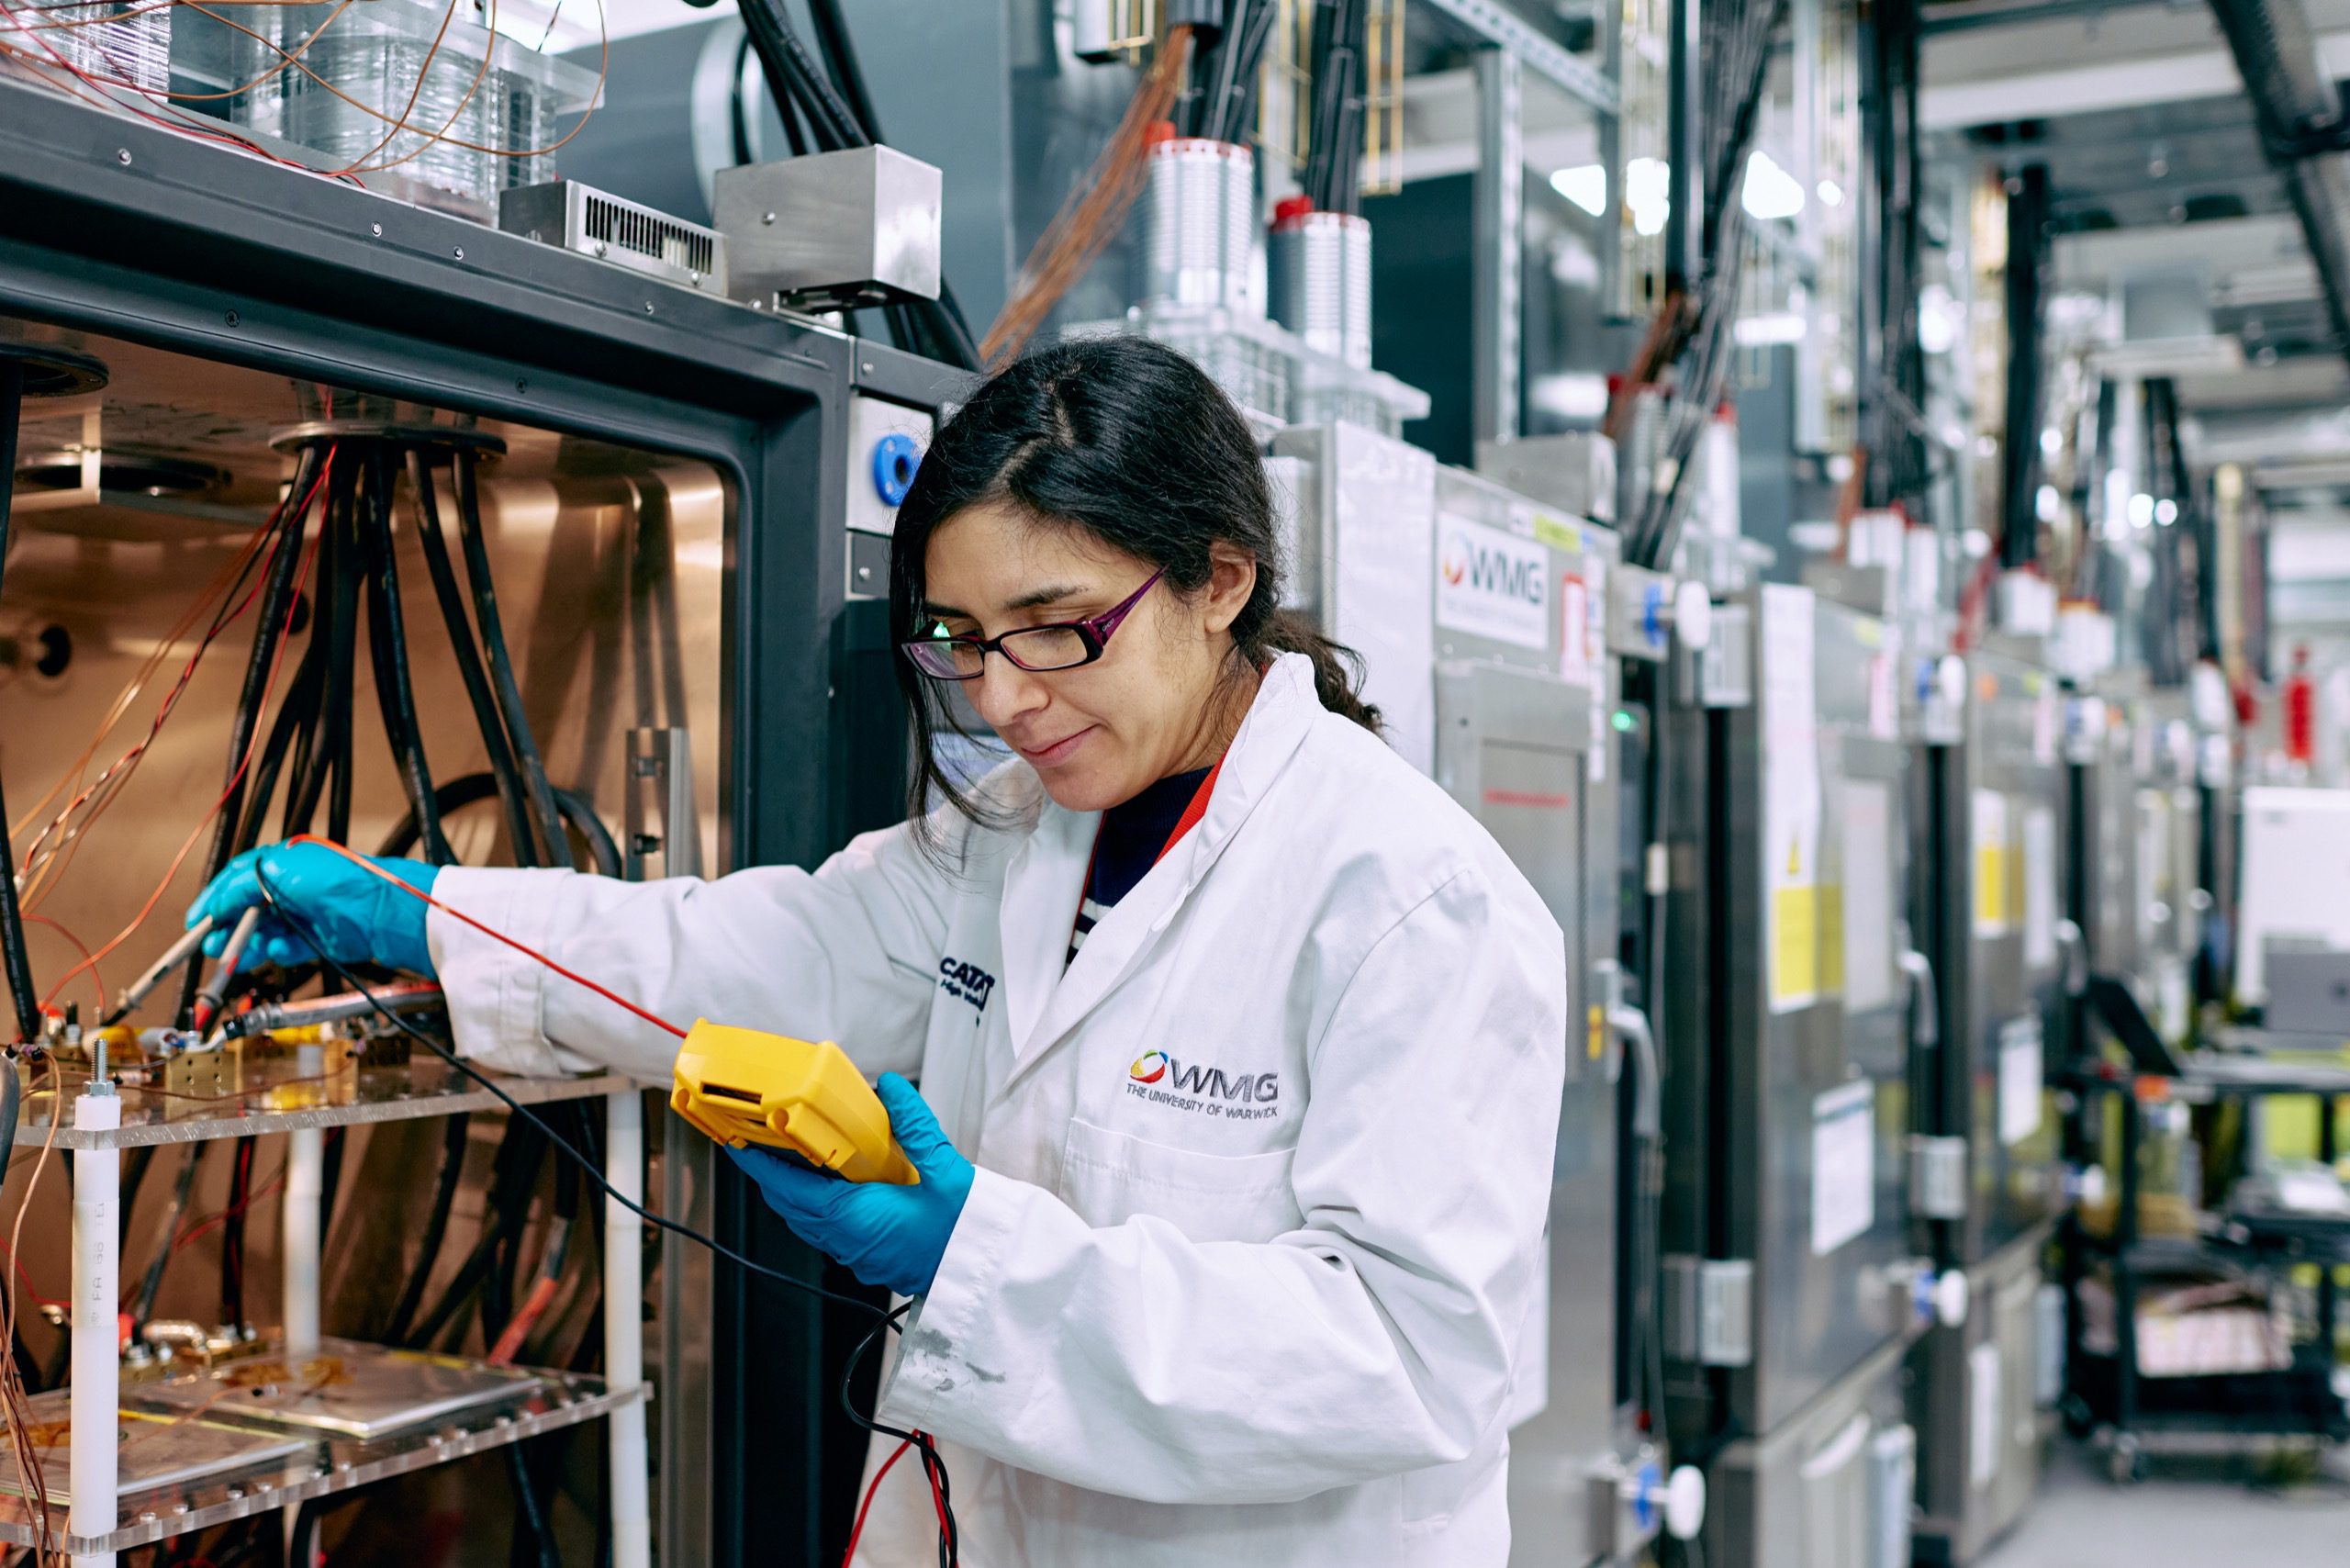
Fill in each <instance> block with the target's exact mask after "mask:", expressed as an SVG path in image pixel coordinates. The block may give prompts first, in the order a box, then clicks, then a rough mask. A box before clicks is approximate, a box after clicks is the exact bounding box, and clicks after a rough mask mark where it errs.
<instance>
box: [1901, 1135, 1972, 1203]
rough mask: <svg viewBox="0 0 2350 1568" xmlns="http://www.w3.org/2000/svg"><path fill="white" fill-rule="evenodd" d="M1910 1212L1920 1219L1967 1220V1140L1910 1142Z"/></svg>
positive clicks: (1917, 1140) (1929, 1139) (1930, 1138)
mask: <svg viewBox="0 0 2350 1568" xmlns="http://www.w3.org/2000/svg"><path fill="white" fill-rule="evenodd" d="M1909 1212H1910V1213H1911V1214H1914V1215H1918V1216H1919V1218H1920V1219H1964V1218H1965V1217H1966V1139H1964V1137H1913V1138H1911V1139H1910V1140H1909Z"/></svg>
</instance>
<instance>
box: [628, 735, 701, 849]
mask: <svg viewBox="0 0 2350 1568" xmlns="http://www.w3.org/2000/svg"><path fill="white" fill-rule="evenodd" d="M621 825H622V827H623V828H624V829H625V831H626V834H627V843H626V844H624V845H623V846H621V849H622V854H623V856H624V857H625V859H626V862H627V875H628V879H629V880H630V881H632V882H643V881H647V880H650V879H652V878H653V877H655V876H661V877H699V876H700V875H701V829H700V826H699V823H697V822H696V821H695V819H694V753H693V734H692V732H690V731H688V730H686V729H684V728H682V727H680V728H677V729H637V730H631V731H629V733H628V788H627V791H626V804H625V805H624V806H623V808H622V814H621ZM655 860H657V861H659V862H660V869H659V871H657V872H655V871H653V870H651V869H650V868H649V867H648V862H651V861H655Z"/></svg>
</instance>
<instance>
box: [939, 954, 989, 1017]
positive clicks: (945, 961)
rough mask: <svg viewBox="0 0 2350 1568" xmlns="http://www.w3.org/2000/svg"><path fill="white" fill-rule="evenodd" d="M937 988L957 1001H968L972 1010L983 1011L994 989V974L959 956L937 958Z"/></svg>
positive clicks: (986, 1007)
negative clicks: (966, 961)
mask: <svg viewBox="0 0 2350 1568" xmlns="http://www.w3.org/2000/svg"><path fill="white" fill-rule="evenodd" d="M938 989H939V990H941V991H945V992H946V994H947V995H949V996H951V997H953V998H955V1000H956V1001H957V1002H969V1003H970V1004H971V1007H972V1010H973V1011H975V1012H979V1013H985V1012H986V1011H987V1010H988V998H989V997H990V995H992V994H993V993H994V991H995V976H993V975H991V974H990V973H988V972H987V970H985V969H981V968H979V965H977V964H967V963H965V962H964V961H963V960H962V959H960V958H941V959H939V960H938Z"/></svg>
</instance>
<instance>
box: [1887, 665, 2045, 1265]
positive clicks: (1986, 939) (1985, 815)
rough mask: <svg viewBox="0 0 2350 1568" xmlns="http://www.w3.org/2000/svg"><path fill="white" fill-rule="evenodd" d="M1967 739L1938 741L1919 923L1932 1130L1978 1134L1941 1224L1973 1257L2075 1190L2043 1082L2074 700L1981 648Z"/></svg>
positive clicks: (1930, 772)
mask: <svg viewBox="0 0 2350 1568" xmlns="http://www.w3.org/2000/svg"><path fill="white" fill-rule="evenodd" d="M1966 672H1967V689H1966V711H1965V714H1964V721H1963V723H1962V731H1961V733H1962V734H1963V737H1964V738H1963V739H1962V740H1960V741H1959V742H1957V743H1956V744H1954V745H1931V744H1930V745H1928V746H1927V747H1926V751H1925V767H1924V768H1923V770H1922V777H1921V778H1920V783H1921V784H1922V786H1923V790H1922V801H1921V810H1922V812H1923V822H1924V824H1925V827H1926V833H1927V841H1926V842H1927V853H1929V854H1930V856H1931V857H1932V874H1931V875H1930V877H1928V878H1927V879H1924V881H1923V882H1922V883H1921V887H1920V891H1921V896H1920V898H1919V901H1918V909H1917V915H1916V921H1915V924H1916V927H1917V932H1918V935H1919V938H1920V941H1921V946H1923V949H1924V951H1925V952H1926V954H1927V955H1928V957H1929V958H1930V960H1931V961H1932V964H1933V967H1934V974H1935V977H1936V980H1937V990H1938V991H1939V993H1940V999H1941V1012H1942V1016H1941V1024H1942V1028H1941V1031H1940V1034H1941V1037H1942V1047H1941V1048H1940V1050H1939V1053H1938V1055H1937V1056H1936V1058H1934V1059H1932V1060H1931V1061H1930V1062H1929V1063H1927V1064H1926V1066H1925V1070H1923V1071H1922V1072H1921V1074H1920V1081H1919V1089H1918V1093H1919V1106H1918V1108H1919V1124H1918V1125H1919V1131H1920V1132H1922V1133H1925V1134H1927V1135H1929V1136H1933V1135H1938V1134H1939V1135H1947V1136H1951V1137H1964V1138H1966V1139H1967V1140H1968V1142H1969V1156H1968V1173H1969V1174H1968V1183H1967V1192H1968V1200H1969V1201H1968V1204H1967V1213H1966V1215H1965V1217H1964V1219H1960V1220H1953V1221H1933V1222H1930V1225H1931V1226H1932V1229H1931V1231H1930V1240H1931V1242H1932V1244H1933V1249H1934V1251H1935V1254H1936V1256H1937V1259H1938V1260H1939V1261H1941V1262H1942V1263H1943V1264H1945V1265H1948V1266H1953V1267H1971V1266H1973V1265H1974V1264H1976V1263H1979V1262H1981V1261H1983V1260H1985V1259H1986V1258H1988V1257H1990V1256H1991V1255H1992V1254H1993V1253H1995V1252H1997V1251H1999V1250H2000V1249H2003V1248H2005V1247H2006V1246H2007V1245H2008V1244H2009V1243H2010V1242H2012V1241H2014V1240H2015V1239H2016V1238H2019V1237H2020V1236H2024V1235H2026V1234H2028V1233H2031V1232H2032V1231H2034V1230H2035V1229H2037V1228H2038V1227H2039V1226H2042V1225H2043V1224H2045V1223H2046V1222H2047V1221H2048V1220H2049V1219H2050V1218H2052V1217H2053V1215H2055V1213H2056V1211H2057V1209H2058V1207H2059V1205H2060V1204H2061V1202H2062V1198H2063V1193H2062V1191H2061V1186H2062V1183H2061V1182H2060V1181H2059V1179H2058V1173H2057V1168H2056V1161H2057V1154H2058V1148H2057V1143H2058V1136H2057V1135H2058V1128H2057V1118H2056V1114H2055V1111H2054V1108H2053V1104H2052V1103H2051V1102H2050V1098H2049V1095H2048V1093H2047V1091H2046V1088H2045V1086H2044V1078H2045V1072H2046V1068H2047V1065H2048V1064H2049V1063H2051V1062H2057V1061H2061V1060H2063V1059H2064V1055H2065V1048H2066V1041H2065V1028H2066V1023H2067V1020H2066V1017H2065V1005H2064V1002H2065V997H2064V990H2065V984H2064V976H2065V964H2066V962H2067V959H2068V953H2067V949H2068V947H2070V946H2072V945H2073V944H2075V943H2077V942H2078V941H2079V939H2080V938H2079V936H2078V935H2077V934H2076V930H2075V929H2074V928H2073V927H2072V926H2070V925H2069V924H2067V917H2066V915H2065V908H2064V903H2063V899H2064V872H2065V836H2064V835H2065V821H2066V816H2067V806H2068V804H2069V801H2068V795H2069V785H2068V780H2067V778H2066V777H2065V764H2064V760H2063V755H2062V751H2061V732H2062V726H2063V706H2062V699H2061V698H2060V696H2059V695H2058V692H2057V689H2056V679H2055V677H2053V675H2050V674H2048V673H2047V672H2046V671H2044V670H2041V669H2037V668H2034V667H2032V666H2030V665H2027V664H2025V663H2023V662H2022V661H2021V660H2020V659H2017V658H2014V657H2011V656H2008V655H2002V654H1999V653H1995V652H1989V651H1984V652H1977V653H1974V654H1970V655H1967V657H1966Z"/></svg>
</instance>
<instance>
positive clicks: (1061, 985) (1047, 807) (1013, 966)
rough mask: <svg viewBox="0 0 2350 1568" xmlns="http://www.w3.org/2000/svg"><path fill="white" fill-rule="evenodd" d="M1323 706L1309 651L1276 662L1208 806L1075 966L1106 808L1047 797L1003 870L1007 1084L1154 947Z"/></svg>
mask: <svg viewBox="0 0 2350 1568" xmlns="http://www.w3.org/2000/svg"><path fill="white" fill-rule="evenodd" d="M1322 711H1323V709H1322V702H1321V699H1320V698H1319V697H1317V696H1316V695H1315V689H1314V665H1313V661H1311V660H1310V659H1307V658H1306V657H1305V656H1304V655H1300V654H1283V655H1280V656H1279V657H1277V658H1276V659H1274V661H1273V663H1272V665H1271V666H1270V667H1269V668H1268V669H1267V670H1266V671H1265V674H1264V677H1263V678H1262V679H1261V680H1260V681H1259V683H1258V687H1257V696H1256V699H1255V700H1254V701H1252V702H1251V703H1250V704H1249V707H1248V716H1247V717H1246V718H1244V719H1243V720H1242V721H1241V723H1240V729H1239V731H1238V733H1237V734H1235V735H1234V736H1233V738H1232V745H1231V748H1230V749H1229V750H1228V751H1227V752H1226V753H1225V759H1224V768H1223V771H1222V772H1220V773H1219V774H1218V775H1217V776H1216V785H1215V793H1214V795H1212V796H1210V797H1209V800H1208V809H1207V814H1206V815H1205V816H1204V817H1203V818H1202V819H1201V820H1200V824H1199V826H1197V827H1195V828H1193V829H1192V831H1191V832H1190V833H1188V834H1184V835H1183V838H1182V840H1181V842H1180V843H1178V844H1177V845H1176V846H1174V847H1173V848H1172V849H1171V850H1169V852H1168V854H1167V857H1166V858H1165V859H1163V860H1161V861H1159V863H1158V865H1156V866H1154V867H1153V868H1151V869H1150V871H1149V873H1148V874H1147V876H1145V877H1144V878H1143V879H1142V880H1141V881H1140V882H1138V883H1136V885H1135V887H1134V889H1133V890H1131V891H1129V892H1128V893H1127V894H1126V896H1125V898H1123V899H1121V900H1120V901H1118V903H1117V905H1116V906H1115V907H1114V908H1113V909H1112V910H1110V911H1109V913H1107V914H1105V915H1104V916H1103V917H1102V921H1101V923H1100V924H1097V925H1095V926H1094V928H1093V930H1092V931H1091V933H1090V934H1089V935H1087V936H1086V939H1085V946H1084V947H1083V948H1082V949H1081V950H1080V952H1079V954H1078V956H1077V960H1076V961H1075V962H1074V963H1071V964H1069V965H1068V966H1067V969H1066V972H1064V969H1063V962H1062V961H1063V959H1064V958H1067V956H1068V953H1069V932H1070V926H1071V924H1072V922H1073V921H1074V920H1075V918H1076V914H1077V905H1078V900H1079V899H1080V897H1081V896H1082V894H1083V891H1084V883H1085V871H1086V867H1087V866H1088V865H1089V864H1090V863H1091V859H1092V853H1093V839H1094V834H1095V832H1096V830H1097V829H1098V828H1099V826H1100V824H1101V820H1102V814H1101V813H1100V812H1071V811H1067V810H1064V809H1063V808H1061V807H1060V806H1057V805H1055V804H1053V803H1052V801H1051V799H1050V797H1046V798H1045V804H1044V806H1043V808H1042V810H1041V811H1040V812H1038V815H1037V819H1036V825H1035V830H1034V831H1033V832H1032V833H1031V834H1029V837H1028V841H1027V843H1026V844H1024V845H1023V846H1021V848H1020V849H1019V850H1018V851H1017V852H1016V853H1015V854H1014V855H1013V858H1012V860H1011V862H1010V864H1009V865H1008V866H1007V867H1006V868H1005V871H1004V889H1003V907H1002V941H1003V962H1004V991H1005V1000H1004V1005H1005V1008H1006V1014H1005V1018H1006V1022H1007V1024H1008V1025H1010V1028H1011V1031H1012V1046H1013V1068H1012V1073H1011V1075H1010V1077H1009V1078H1008V1079H1007V1080H1006V1081H1005V1083H1004V1085H1003V1087H1004V1088H1006V1089H1009V1088H1010V1087H1011V1085H1012V1082H1013V1081H1015V1080H1017V1079H1018V1078H1019V1077H1021V1076H1022V1075H1023V1074H1024V1073H1025V1072H1026V1071H1027V1070H1028V1069H1029V1068H1030V1067H1031V1066H1032V1065H1034V1064H1035V1062H1036V1061H1037V1060H1038V1059H1039V1058H1042V1057H1043V1056H1044V1055H1045V1054H1046V1052H1047V1051H1049V1050H1050V1049H1051V1048H1052V1047H1054V1046H1056V1045H1057V1044H1058V1043H1059V1042H1060V1041H1061V1040H1063V1039H1064V1038H1066V1037H1067V1036H1069V1033H1070V1032H1071V1031H1072V1030H1074V1029H1075V1028H1076V1027H1077V1025H1079V1024H1080V1023H1081V1022H1083V1020H1084V1018H1085V1015H1086V1014H1089V1013H1091V1011H1092V1010H1093V1008H1094V1006H1095V1005H1096V1004H1097V1003H1099V1002H1101V1001H1102V998H1103V997H1105V996H1107V995H1108V994H1109V993H1110V992H1111V991H1112V990H1113V989H1114V988H1115V987H1116V986H1117V984H1118V982H1119V981H1120V980H1124V979H1125V977H1126V976H1127V975H1128V974H1129V973H1131V972H1132V971H1133V969H1135V967H1136V964H1138V963H1139V962H1140V961H1141V959H1142V958H1143V957H1144V956H1145V955H1146V954H1147V953H1148V951H1149V950H1150V947H1151V946H1152V945H1153V944H1154V943H1155V942H1156V941H1157V940H1158V935H1159V934H1160V933H1161V932H1163V931H1165V930H1166V929H1167V927H1168V925H1169V924H1171V923H1172V922H1173V920H1174V918H1175V914H1176V912H1177V911H1178V910H1180V909H1181V907H1182V905H1183V901H1184V900H1185V899H1186V898H1188V897H1190V896H1191V892H1192V889H1194V888H1196V887H1198V886H1199V884H1200V881H1201V879H1203V878H1204V877H1205V876H1206V875H1207V874H1208V870H1209V868H1212V867H1213V866H1214V864H1215V863H1216V861H1217V860H1218V859H1219V858H1221V857H1222V856H1223V854H1224V850H1225V846H1226V845H1228V844H1230V843H1231V842H1232V838H1233V835H1234V834H1237V833H1238V832H1239V830H1240V824H1241V823H1244V822H1247V821H1248V816H1249V813H1250V812H1253V811H1255V809H1256V806H1257V802H1258V801H1260V800H1262V799H1263V798H1264V796H1265V793H1266V791H1267V790H1269V789H1270V787H1271V785H1272V782H1273V780H1274V779H1276V778H1279V777H1280V776H1281V770H1282V769H1283V768H1285V767H1288V766H1289V761H1290V758H1291V757H1292V756H1294V755H1295V754H1296V752H1297V748H1298V746H1299V745H1301V744H1302V743H1303V742H1304V739H1305V735H1306V732H1307V731H1308V730H1310V729H1311V728H1312V727H1313V724H1314V722H1315V719H1317V718H1318V717H1320V716H1321V713H1322ZM1040 793H1041V791H1040Z"/></svg>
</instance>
